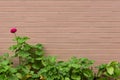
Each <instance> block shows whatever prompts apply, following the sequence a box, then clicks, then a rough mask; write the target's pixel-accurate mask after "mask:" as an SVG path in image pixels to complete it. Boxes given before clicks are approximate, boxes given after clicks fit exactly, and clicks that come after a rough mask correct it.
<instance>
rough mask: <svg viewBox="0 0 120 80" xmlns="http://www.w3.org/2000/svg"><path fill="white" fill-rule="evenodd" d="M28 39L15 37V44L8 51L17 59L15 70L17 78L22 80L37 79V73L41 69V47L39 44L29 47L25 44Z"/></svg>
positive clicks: (42, 52)
mask: <svg viewBox="0 0 120 80" xmlns="http://www.w3.org/2000/svg"><path fill="white" fill-rule="evenodd" d="M28 39H29V38H28V37H19V36H16V37H15V39H14V41H16V42H17V44H16V45H13V46H11V47H10V50H12V51H13V52H14V53H15V55H14V56H15V57H19V65H18V67H17V69H18V72H19V78H20V79H24V80H27V79H29V78H33V79H35V78H39V77H40V76H39V75H37V72H38V71H39V70H40V69H41V68H42V67H43V65H42V63H41V60H42V57H43V54H44V51H43V46H42V45H41V44H36V45H30V44H28V43H27V40H28ZM30 80H32V79H30Z"/></svg>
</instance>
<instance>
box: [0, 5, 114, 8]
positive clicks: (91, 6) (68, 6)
mask: <svg viewBox="0 0 120 80" xmlns="http://www.w3.org/2000/svg"><path fill="white" fill-rule="evenodd" d="M88 7H89V9H96V8H113V7H112V6H109V7H108V6H104V7H93V5H90V6H89V5H88V6H70V5H67V6H64V5H63V6H49V7H48V6H33V7H31V6H24V5H23V6H12V7H11V6H0V8H88Z"/></svg>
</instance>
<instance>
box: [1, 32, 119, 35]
mask: <svg viewBox="0 0 120 80" xmlns="http://www.w3.org/2000/svg"><path fill="white" fill-rule="evenodd" d="M21 33H22V34H24V33H23V32H21ZM21 33H19V34H21ZM25 33H26V32H25ZM34 33H35V32H34ZM37 33H38V34H39V32H37ZM2 34H5V35H7V34H8V33H1V35H2ZM29 34H30V33H29ZM35 34H36V33H35ZM43 34H66V35H67V34H72V33H49V32H48V33H43ZM80 34H94V33H82V32H81V33H80ZM98 34H107V33H98ZM112 34H113V33H112ZM114 34H119V33H114ZM94 35H96V34H94Z"/></svg>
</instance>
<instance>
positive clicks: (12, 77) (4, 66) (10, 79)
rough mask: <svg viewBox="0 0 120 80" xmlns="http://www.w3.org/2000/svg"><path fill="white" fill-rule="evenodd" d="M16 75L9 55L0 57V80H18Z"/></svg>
mask: <svg viewBox="0 0 120 80" xmlns="http://www.w3.org/2000/svg"><path fill="white" fill-rule="evenodd" d="M16 73H17V70H16V68H14V67H13V64H12V62H11V58H10V57H9V54H7V53H6V54H4V55H2V56H0V80H18V78H17V76H16Z"/></svg>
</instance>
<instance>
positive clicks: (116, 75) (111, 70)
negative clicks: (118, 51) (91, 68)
mask: <svg viewBox="0 0 120 80" xmlns="http://www.w3.org/2000/svg"><path fill="white" fill-rule="evenodd" d="M97 80H120V63H119V62H117V61H112V62H110V63H108V64H102V65H100V66H98V74H97Z"/></svg>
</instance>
